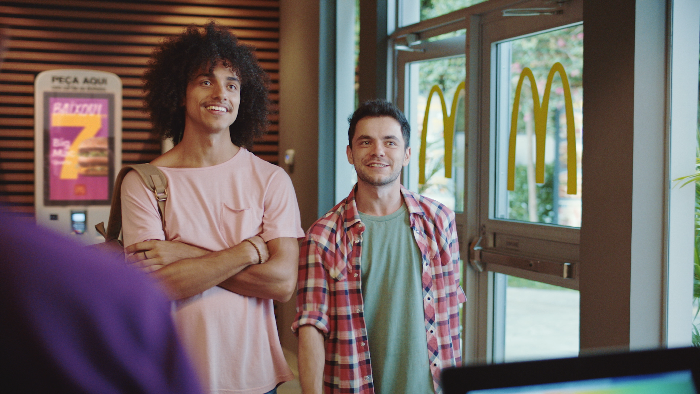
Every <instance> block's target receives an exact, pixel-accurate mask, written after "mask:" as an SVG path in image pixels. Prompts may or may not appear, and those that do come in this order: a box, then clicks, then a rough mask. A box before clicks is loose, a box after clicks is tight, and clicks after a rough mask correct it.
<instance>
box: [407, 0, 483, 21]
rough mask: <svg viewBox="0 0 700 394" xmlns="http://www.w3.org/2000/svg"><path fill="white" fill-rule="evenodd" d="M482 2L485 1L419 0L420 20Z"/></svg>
mask: <svg viewBox="0 0 700 394" xmlns="http://www.w3.org/2000/svg"><path fill="white" fill-rule="evenodd" d="M484 1H486V0H449V1H445V0H421V1H420V20H422V21H423V20H426V19H430V18H435V17H436V16H440V15H445V14H447V13H450V12H452V11H456V10H459V9H462V8H466V7H469V6H472V5H474V4H479V3H483V2H484Z"/></svg>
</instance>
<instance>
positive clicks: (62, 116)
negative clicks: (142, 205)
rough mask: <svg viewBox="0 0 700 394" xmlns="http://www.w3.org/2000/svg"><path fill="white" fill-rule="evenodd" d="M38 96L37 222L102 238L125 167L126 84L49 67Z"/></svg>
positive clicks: (92, 73) (88, 238) (88, 240)
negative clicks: (117, 179)
mask: <svg viewBox="0 0 700 394" xmlns="http://www.w3.org/2000/svg"><path fill="white" fill-rule="evenodd" d="M34 88H35V94H34V100H35V101H34V102H35V109H34V113H35V115H34V118H35V122H34V124H35V137H34V142H35V182H36V184H35V196H34V197H35V208H36V219H37V223H38V224H40V225H42V226H45V227H49V228H51V229H53V230H55V231H57V232H59V233H62V234H66V235H68V234H71V235H74V236H76V237H78V238H79V239H80V240H81V241H82V242H84V243H86V244H93V243H97V242H100V241H101V240H102V239H101V236H100V235H99V234H98V233H97V231H96V230H95V228H94V227H95V224H97V223H99V222H105V224H106V223H107V219H108V217H109V207H110V203H111V198H112V192H113V190H112V188H113V185H114V178H115V174H116V171H118V170H119V168H121V118H122V113H121V108H122V85H121V80H120V79H119V77H118V76H117V75H115V74H112V73H107V72H102V71H92V70H49V71H44V72H42V73H40V74H39V75H37V77H36V80H35V84H34Z"/></svg>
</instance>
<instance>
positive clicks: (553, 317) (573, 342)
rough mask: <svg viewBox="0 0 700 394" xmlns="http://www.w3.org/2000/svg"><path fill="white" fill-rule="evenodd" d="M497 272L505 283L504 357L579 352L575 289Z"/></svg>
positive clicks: (528, 356)
mask: <svg viewBox="0 0 700 394" xmlns="http://www.w3.org/2000/svg"><path fill="white" fill-rule="evenodd" d="M496 275H497V276H498V277H500V280H501V283H503V284H504V285H505V302H501V303H497V305H498V304H500V305H505V335H504V337H505V356H504V361H506V362H510V361H521V360H535V359H545V358H557V357H575V356H578V352H579V292H578V291H575V290H570V289H566V288H563V287H558V286H552V285H547V284H544V283H539V282H533V281H530V280H526V279H522V278H518V277H515V276H507V275H503V274H496ZM501 294H504V293H503V292H501Z"/></svg>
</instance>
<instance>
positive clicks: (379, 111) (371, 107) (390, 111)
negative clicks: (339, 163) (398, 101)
mask: <svg viewBox="0 0 700 394" xmlns="http://www.w3.org/2000/svg"><path fill="white" fill-rule="evenodd" d="M381 116H388V117H391V118H394V120H396V121H397V122H399V125H401V135H402V136H403V142H404V144H405V146H406V148H408V142H409V140H410V139H411V125H410V124H409V123H408V120H407V119H406V116H404V114H403V112H401V110H400V109H399V108H398V107H397V106H396V105H394V104H392V103H390V102H388V101H386V100H381V99H374V100H368V101H365V102H363V103H362V104H360V106H359V107H357V109H356V110H355V112H354V113H353V114H352V115H350V117H349V118H348V123H349V124H350V127H349V128H348V145H349V146H350V147H351V148H352V139H353V138H354V137H355V128H356V127H357V122H359V121H361V120H362V119H364V118H378V117H381Z"/></svg>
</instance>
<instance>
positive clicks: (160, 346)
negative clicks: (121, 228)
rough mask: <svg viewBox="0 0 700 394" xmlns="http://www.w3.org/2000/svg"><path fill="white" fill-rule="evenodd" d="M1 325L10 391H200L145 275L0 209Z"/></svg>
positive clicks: (0, 347)
mask: <svg viewBox="0 0 700 394" xmlns="http://www.w3.org/2000/svg"><path fill="white" fill-rule="evenodd" d="M0 321H2V323H1V324H0V359H1V360H2V361H1V362H0V369H1V370H2V375H3V376H4V379H3V382H2V383H3V385H4V386H5V387H8V388H12V390H13V392H27V393H41V392H44V393H97V394H104V393H150V394H153V393H162V394H166V393H201V392H202V389H201V386H200V385H199V381H198V379H197V377H196V375H195V373H194V369H193V368H192V366H191V364H190V361H189V359H188V358H187V356H186V353H185V350H184V348H183V347H182V346H181V344H180V342H179V340H178V336H177V333H176V332H175V327H174V325H173V322H172V319H171V316H170V303H169V302H168V300H167V298H166V297H165V296H164V295H163V293H162V291H160V289H158V288H157V287H156V285H155V283H153V280H152V279H151V278H148V276H147V275H144V274H143V273H142V272H139V271H138V270H135V269H133V268H131V267H127V266H126V265H125V264H124V262H123V261H118V260H112V258H111V257H109V256H106V255H103V254H102V253H100V252H99V251H97V250H96V249H92V248H87V247H84V246H83V244H80V243H77V242H74V241H72V240H70V239H68V238H65V237H63V236H60V235H57V234H55V233H53V232H51V231H50V230H47V229H44V228H42V227H39V226H36V225H35V224H34V223H30V222H29V221H28V220H24V219H19V218H17V217H16V216H13V215H11V214H9V213H7V212H3V211H2V208H1V207H0ZM15 390H16V391H15Z"/></svg>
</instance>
